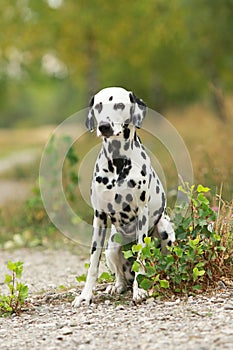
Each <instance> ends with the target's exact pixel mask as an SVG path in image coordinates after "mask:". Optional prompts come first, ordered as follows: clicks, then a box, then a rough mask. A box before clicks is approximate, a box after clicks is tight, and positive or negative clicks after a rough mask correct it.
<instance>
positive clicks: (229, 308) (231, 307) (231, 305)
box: [224, 304, 233, 310]
mask: <svg viewBox="0 0 233 350" xmlns="http://www.w3.org/2000/svg"><path fill="white" fill-rule="evenodd" d="M224 309H225V310H233V304H226V305H224Z"/></svg>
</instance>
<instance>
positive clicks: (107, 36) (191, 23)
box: [0, 0, 233, 126]
mask: <svg viewBox="0 0 233 350" xmlns="http://www.w3.org/2000/svg"><path fill="white" fill-rule="evenodd" d="M232 15H233V6H232V1H231V0H222V1H219V0H213V1H211V2H210V1H208V0H195V1H194V0H190V1H185V0H172V1H166V0H146V1H140V0H135V1H127V2H125V1H123V0H118V1H117V2H115V1H113V2H110V1H107V0H98V1H90V2H87V1H84V0H78V1H76V0H47V1H46V0H44V1H38V0H17V1H7V0H2V3H1V17H2V21H1V22H2V28H3V30H2V31H1V33H0V44H1V51H0V66H1V71H0V92H1V97H0V99H1V100H0V102H1V111H0V125H2V126H4V125H15V124H22V121H26V123H32V124H40V123H45V122H50V123H51V122H59V121H60V120H62V119H64V117H66V116H67V115H69V114H70V113H72V112H74V111H76V110H77V109H80V108H82V107H86V106H87V103H88V100H89V98H90V96H91V95H92V94H94V93H95V92H96V91H98V90H99V89H101V88H102V87H104V86H114V85H116V86H117V85H118V86H124V87H126V88H128V89H132V90H134V91H135V92H136V94H138V95H139V96H141V97H142V98H143V99H144V100H146V101H147V104H148V105H149V106H150V107H151V108H154V109H156V110H158V111H160V112H162V111H163V109H164V108H166V107H167V106H169V105H181V104H184V103H189V102H191V101H195V100H198V99H201V98H206V96H210V95H211V96H212V99H213V101H214V107H215V110H216V112H217V115H218V116H219V117H220V118H221V119H222V120H223V121H225V120H226V112H225V110H224V103H223V102H224V99H223V97H222V96H223V92H226V93H227V92H229V93H230V92H231V91H232V88H233V80H232V76H231V75H230V74H229V72H230V70H232V59H231V50H230V48H231V46H232V40H231V38H230V35H231V34H230V33H231V31H230V29H231V22H230V20H231V18H232ZM210 93H211V94H210Z"/></svg>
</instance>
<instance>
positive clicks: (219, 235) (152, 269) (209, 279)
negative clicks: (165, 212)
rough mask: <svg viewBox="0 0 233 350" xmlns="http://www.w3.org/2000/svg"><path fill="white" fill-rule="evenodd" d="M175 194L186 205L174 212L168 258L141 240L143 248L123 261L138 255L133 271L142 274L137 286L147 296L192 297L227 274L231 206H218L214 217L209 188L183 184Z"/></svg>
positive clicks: (231, 245) (153, 244)
mask: <svg viewBox="0 0 233 350" xmlns="http://www.w3.org/2000/svg"><path fill="white" fill-rule="evenodd" d="M179 190H180V191H182V192H183V193H185V194H186V196H187V197H188V198H189V201H190V202H189V204H187V203H183V204H182V205H180V206H179V207H176V208H175V211H174V224H175V226H176V238H177V241H176V243H175V244H174V247H173V248H169V250H170V252H169V254H168V255H162V253H161V251H160V249H159V248H158V243H159V242H158V240H157V239H152V238H151V237H146V238H145V246H142V245H136V244H134V245H133V246H132V247H131V249H129V250H127V251H125V252H124V256H125V257H126V258H131V257H136V254H137V253H138V252H139V253H140V260H139V261H138V260H135V261H134V263H133V266H132V270H133V271H134V272H138V271H139V270H140V271H141V270H142V269H143V271H144V272H143V273H141V274H139V276H138V282H139V285H140V287H141V288H143V289H145V290H147V291H148V292H149V295H153V296H160V297H161V296H170V295H171V294H174V293H175V294H195V293H197V292H199V291H206V290H207V289H208V287H210V286H214V285H215V284H216V282H217V281H218V280H219V279H220V278H221V277H222V276H223V275H224V274H225V273H226V271H228V272H230V273H232V268H231V265H232V260H233V259H232V258H233V254H232V250H233V249H232V248H233V243H232V205H229V206H228V210H227V208H226V204H224V205H222V211H221V210H220V207H221V206H219V211H218V213H216V212H215V211H214V210H213V209H212V208H211V206H210V202H209V200H208V198H207V194H208V192H209V188H207V187H203V186H202V185H198V186H197V187H195V186H194V185H193V186H189V185H188V184H185V187H179ZM184 211H186V215H184ZM220 212H222V213H224V218H222V217H221V215H220ZM226 212H227V213H226Z"/></svg>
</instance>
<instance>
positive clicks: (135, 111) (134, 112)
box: [129, 92, 146, 128]
mask: <svg viewBox="0 0 233 350" xmlns="http://www.w3.org/2000/svg"><path fill="white" fill-rule="evenodd" d="M129 98H130V102H131V103H132V107H131V109H130V114H131V120H130V122H131V123H132V124H133V125H135V126H136V127H137V128H141V126H142V121H143V119H144V118H145V115H146V104H145V102H144V101H143V100H141V99H140V98H138V97H137V96H136V95H135V94H134V93H133V92H130V94H129Z"/></svg>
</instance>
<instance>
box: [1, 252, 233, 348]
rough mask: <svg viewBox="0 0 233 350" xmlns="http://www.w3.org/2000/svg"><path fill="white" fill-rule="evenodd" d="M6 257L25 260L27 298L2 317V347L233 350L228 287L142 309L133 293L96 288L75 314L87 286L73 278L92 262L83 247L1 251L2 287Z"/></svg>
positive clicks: (232, 316) (232, 307) (232, 306)
mask: <svg viewBox="0 0 233 350" xmlns="http://www.w3.org/2000/svg"><path fill="white" fill-rule="evenodd" d="M8 259H11V260H13V261H17V260H22V261H24V273H23V278H22V280H23V282H25V283H27V284H28V286H29V294H30V295H29V304H28V307H27V309H26V310H25V311H23V312H22V314H21V315H20V316H16V315H13V316H10V317H7V318H1V319H0V339H1V346H0V347H1V349H4V350H7V349H9V350H10V349H11V350H14V349H15V350H16V349H17V350H18V349H20V350H27V349H46V350H47V349H51V350H52V349H54V350H55V349H83V350H84V349H85V350H89V349H97V350H100V349H101V350H103V349H109V348H111V349H112V350H114V349H116V350H119V349H146V350H150V349H151V350H152V349H153V350H154V349H161V348H165V349H167V350H174V349H175V350H179V349H181V350H183V349H187V350H189V349H190V350H191V349H192V350H194V349H196V350H200V349H202V350H210V349H220V350H227V349H229V350H230V349H232V348H233V289H229V288H227V287H226V286H224V285H223V284H222V285H221V289H219V290H217V291H216V293H213V295H211V296H203V295H201V296H199V297H189V298H188V299H187V300H180V299H176V300H172V301H159V300H154V299H149V300H147V301H146V302H144V303H142V304H140V305H135V304H134V303H133V302H132V299H131V298H132V295H131V292H128V293H127V294H126V295H125V296H123V297H120V298H119V297H118V296H115V297H112V296H111V297H110V296H108V295H107V294H106V293H105V287H106V286H105V285H99V286H98V287H97V289H96V291H95V297H94V302H93V304H92V305H91V306H89V307H88V306H81V307H80V308H78V309H74V308H72V306H71V301H72V300H73V298H74V297H75V295H76V294H77V293H79V292H80V290H81V288H82V286H80V285H79V287H78V288H76V287H77V284H76V280H75V276H77V275H80V274H82V273H83V272H85V269H84V267H83V266H84V262H87V261H88V259H86V257H80V256H79V254H78V247H77V255H76V254H75V253H72V252H70V251H69V250H65V249H64V250H59V251H56V250H44V249H19V250H15V251H11V252H10V251H0V260H1V272H0V284H1V286H0V287H1V289H2V290H3V281H4V274H5V273H6V270H4V269H2V266H3V265H4V266H6V263H7V261H8ZM101 269H104V267H103V265H102V266H101ZM61 286H63V287H62V288H61ZM59 287H60V288H59Z"/></svg>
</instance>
